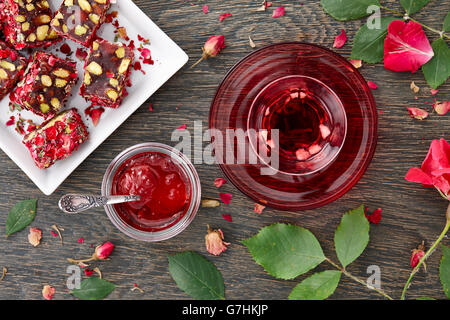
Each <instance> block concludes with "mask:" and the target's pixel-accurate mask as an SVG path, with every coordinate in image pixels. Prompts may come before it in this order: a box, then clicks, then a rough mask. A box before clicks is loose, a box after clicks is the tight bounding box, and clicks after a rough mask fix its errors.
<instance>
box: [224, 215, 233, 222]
mask: <svg viewBox="0 0 450 320" xmlns="http://www.w3.org/2000/svg"><path fill="white" fill-rule="evenodd" d="M222 218H224V219H225V220H227V221H229V222H233V218H231V214H222Z"/></svg>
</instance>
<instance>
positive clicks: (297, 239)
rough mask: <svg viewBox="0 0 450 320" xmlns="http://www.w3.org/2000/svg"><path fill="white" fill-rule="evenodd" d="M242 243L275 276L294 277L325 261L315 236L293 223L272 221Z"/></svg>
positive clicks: (281, 277) (257, 261)
mask: <svg viewBox="0 0 450 320" xmlns="http://www.w3.org/2000/svg"><path fill="white" fill-rule="evenodd" d="M242 243H243V244H244V245H245V246H246V247H247V248H248V249H249V251H250V253H251V255H252V256H253V259H254V260H255V261H256V263H258V264H259V265H261V266H262V267H263V268H264V270H266V271H267V272H268V273H269V274H270V275H272V276H274V277H275V278H280V279H293V278H295V277H297V276H299V275H301V274H303V273H305V272H308V271H309V270H311V269H313V268H315V267H316V266H317V265H319V264H320V263H321V262H322V261H324V260H325V256H324V254H323V251H322V248H321V247H320V244H319V241H317V239H316V237H315V236H314V235H313V234H312V233H311V232H310V231H309V230H307V229H305V228H302V227H299V226H295V225H290V224H284V223H276V224H272V225H270V226H267V227H264V228H262V229H261V230H260V231H259V233H258V234H256V235H255V236H253V237H251V238H249V239H247V240H244V241H242Z"/></svg>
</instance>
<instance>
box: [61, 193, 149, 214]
mask: <svg viewBox="0 0 450 320" xmlns="http://www.w3.org/2000/svg"><path fill="white" fill-rule="evenodd" d="M139 200H140V196H132V195H129V196H90V195H83V194H66V195H64V196H62V197H61V199H59V201H58V206H59V208H60V209H61V210H62V211H64V212H65V213H79V212H82V211H85V210H87V209H90V208H93V207H101V206H105V205H107V204H116V203H122V202H130V201H139Z"/></svg>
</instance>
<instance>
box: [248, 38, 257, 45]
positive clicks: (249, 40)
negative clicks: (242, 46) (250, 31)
mask: <svg viewBox="0 0 450 320" xmlns="http://www.w3.org/2000/svg"><path fill="white" fill-rule="evenodd" d="M248 43H249V44H250V47H252V48H256V44H255V42H253V39H252V37H251V36H248Z"/></svg>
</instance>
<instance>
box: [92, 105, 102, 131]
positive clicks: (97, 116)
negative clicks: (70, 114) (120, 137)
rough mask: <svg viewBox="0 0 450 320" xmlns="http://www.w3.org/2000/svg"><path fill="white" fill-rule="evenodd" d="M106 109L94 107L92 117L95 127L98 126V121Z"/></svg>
mask: <svg viewBox="0 0 450 320" xmlns="http://www.w3.org/2000/svg"><path fill="white" fill-rule="evenodd" d="M104 111H105V109H104V108H103V107H100V108H97V109H93V110H92V111H91V114H90V116H91V119H92V123H93V124H94V127H96V126H97V124H98V121H99V120H100V117H101V116H102V113H103V112H104Z"/></svg>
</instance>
